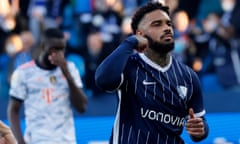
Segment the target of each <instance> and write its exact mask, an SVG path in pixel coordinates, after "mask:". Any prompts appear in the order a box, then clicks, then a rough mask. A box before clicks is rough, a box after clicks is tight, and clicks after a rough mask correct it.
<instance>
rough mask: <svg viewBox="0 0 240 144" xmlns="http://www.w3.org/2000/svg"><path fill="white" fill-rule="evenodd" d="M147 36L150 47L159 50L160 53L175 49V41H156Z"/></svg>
mask: <svg viewBox="0 0 240 144" xmlns="http://www.w3.org/2000/svg"><path fill="white" fill-rule="evenodd" d="M145 37H146V38H147V39H148V45H149V48H150V49H152V50H153V51H155V52H157V53H158V54H167V53H168V52H170V51H172V50H173V49H174V42H171V43H166V44H164V43H160V42H157V41H154V40H153V39H152V38H150V37H149V36H147V35H145Z"/></svg>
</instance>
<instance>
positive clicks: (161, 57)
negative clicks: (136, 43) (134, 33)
mask: <svg viewBox="0 0 240 144" xmlns="http://www.w3.org/2000/svg"><path fill="white" fill-rule="evenodd" d="M144 54H145V55H146V56H147V57H148V58H149V59H150V60H152V61H153V62H155V63H156V64H158V65H160V66H161V67H165V66H167V65H168V64H169V62H170V53H167V54H159V53H156V52H153V51H151V52H145V53H144Z"/></svg>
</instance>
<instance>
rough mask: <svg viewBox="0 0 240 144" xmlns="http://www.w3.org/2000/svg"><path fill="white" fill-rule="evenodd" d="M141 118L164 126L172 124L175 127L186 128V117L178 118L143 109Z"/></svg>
mask: <svg viewBox="0 0 240 144" xmlns="http://www.w3.org/2000/svg"><path fill="white" fill-rule="evenodd" d="M141 116H142V118H144V119H149V120H153V121H159V122H161V123H164V124H170V125H173V126H178V127H183V126H184V120H185V118H184V117H178V116H175V115H171V114H167V113H163V112H157V111H155V110H150V109H144V108H141Z"/></svg>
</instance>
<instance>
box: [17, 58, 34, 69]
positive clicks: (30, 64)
mask: <svg viewBox="0 0 240 144" xmlns="http://www.w3.org/2000/svg"><path fill="white" fill-rule="evenodd" d="M35 65H36V63H35V61H34V60H31V61H29V62H26V63H23V64H21V65H20V66H19V67H18V69H28V68H32V67H34V66H35Z"/></svg>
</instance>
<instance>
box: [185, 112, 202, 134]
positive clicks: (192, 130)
mask: <svg viewBox="0 0 240 144" xmlns="http://www.w3.org/2000/svg"><path fill="white" fill-rule="evenodd" d="M189 116H190V118H189V119H188V120H187V123H186V128H187V132H188V134H189V135H191V136H193V137H196V138H200V137H202V136H203V135H204V134H205V129H204V122H203V119H202V118H197V117H195V116H194V111H193V109H192V108H190V109H189Z"/></svg>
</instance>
